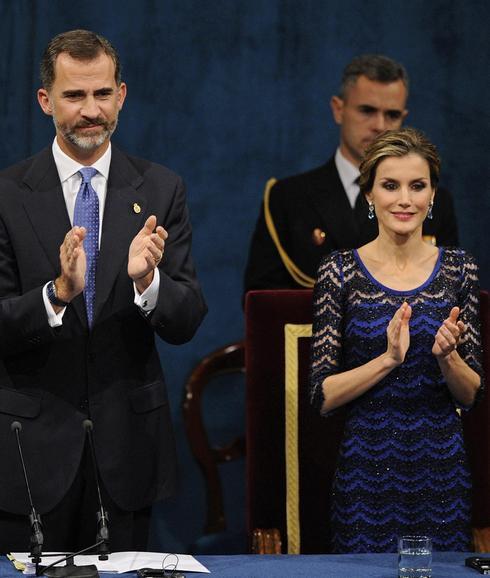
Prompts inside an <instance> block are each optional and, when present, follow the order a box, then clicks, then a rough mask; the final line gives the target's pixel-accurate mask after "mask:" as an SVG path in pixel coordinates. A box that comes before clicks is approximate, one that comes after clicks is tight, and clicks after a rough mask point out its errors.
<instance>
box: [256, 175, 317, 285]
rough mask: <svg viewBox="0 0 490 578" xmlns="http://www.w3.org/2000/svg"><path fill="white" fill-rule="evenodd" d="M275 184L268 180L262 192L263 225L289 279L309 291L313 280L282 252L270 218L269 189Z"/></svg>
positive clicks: (282, 248)
mask: <svg viewBox="0 0 490 578" xmlns="http://www.w3.org/2000/svg"><path fill="white" fill-rule="evenodd" d="M276 183H277V179H269V180H268V181H267V183H266V185H265V191H264V216H265V223H266V225H267V230H268V231H269V235H270V236H271V238H272V240H273V242H274V245H275V246H276V249H277V251H278V253H279V256H280V257H281V260H282V262H283V263H284V267H286V269H287V271H288V273H289V274H290V275H291V277H292V278H293V279H294V280H295V281H296V283H298V285H301V286H302V287H306V288H307V289H311V288H312V287H313V286H314V285H315V279H313V278H312V277H309V276H308V275H307V274H306V273H303V271H301V269H300V268H299V267H298V266H297V265H296V263H294V262H293V261H292V259H291V258H290V257H289V255H288V254H287V253H286V251H285V250H284V247H283V246H282V244H281V241H280V239H279V235H278V234H277V230H276V227H275V225H274V220H273V218H272V214H271V211H270V207H269V199H270V196H271V189H272V187H273V186H274V185H275V184H276Z"/></svg>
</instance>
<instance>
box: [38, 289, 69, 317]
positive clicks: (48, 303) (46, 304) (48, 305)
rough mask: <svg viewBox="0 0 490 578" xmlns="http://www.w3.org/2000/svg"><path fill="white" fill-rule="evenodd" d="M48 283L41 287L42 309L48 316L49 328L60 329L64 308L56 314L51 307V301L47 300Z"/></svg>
mask: <svg viewBox="0 0 490 578" xmlns="http://www.w3.org/2000/svg"><path fill="white" fill-rule="evenodd" d="M48 284H49V282H48V283H46V285H45V286H44V287H43V301H44V307H45V308H46V313H47V315H48V323H49V326H50V327H61V326H62V325H63V315H64V314H65V311H66V307H63V309H62V310H61V311H60V312H59V313H56V312H55V310H54V309H53V306H52V305H51V301H50V300H49V299H48V291H47V286H48Z"/></svg>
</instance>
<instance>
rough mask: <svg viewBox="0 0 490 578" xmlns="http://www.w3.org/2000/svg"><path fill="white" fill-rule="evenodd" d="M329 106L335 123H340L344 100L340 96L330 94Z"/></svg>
mask: <svg viewBox="0 0 490 578" xmlns="http://www.w3.org/2000/svg"><path fill="white" fill-rule="evenodd" d="M330 108H331V109H332V115H333V118H334V120H335V122H336V123H337V124H339V125H340V124H342V117H343V115H344V101H343V100H342V99H341V98H340V96H332V98H331V99H330Z"/></svg>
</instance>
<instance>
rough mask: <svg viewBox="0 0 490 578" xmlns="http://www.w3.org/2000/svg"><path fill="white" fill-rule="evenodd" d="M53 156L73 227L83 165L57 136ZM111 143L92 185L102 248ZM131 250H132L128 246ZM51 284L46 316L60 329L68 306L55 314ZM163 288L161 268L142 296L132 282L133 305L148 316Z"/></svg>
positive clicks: (45, 291) (96, 165)
mask: <svg viewBox="0 0 490 578" xmlns="http://www.w3.org/2000/svg"><path fill="white" fill-rule="evenodd" d="M52 151H53V157H54V162H55V164H56V168H57V170H58V175H59V177H60V181H61V187H62V189H63V196H64V198H65V203H66V210H67V211H68V217H69V219H70V223H71V225H72V226H73V215H74V212H75V201H76V198H77V194H78V191H79V190H80V185H81V183H82V177H81V175H80V173H79V172H78V171H79V170H80V169H81V168H82V167H83V166H84V165H82V164H80V163H79V162H77V161H76V160H74V159H72V158H71V157H69V156H68V155H67V154H66V153H64V152H63V151H62V150H61V148H60V146H59V144H58V141H57V139H56V137H55V139H54V141H53V147H52ZM111 155H112V149H111V143H109V146H108V147H107V150H106V151H105V153H104V154H103V155H102V156H101V157H100V159H98V160H97V161H96V162H95V163H94V164H93V165H91V166H92V167H93V168H94V169H97V171H98V172H97V174H96V175H94V176H93V177H92V180H91V184H92V187H93V188H94V190H95V192H96V193H97V197H98V198H99V247H100V239H101V234H102V222H103V217H104V207H105V200H106V195H107V180H108V178H109V168H110V165H111ZM128 250H129V247H128ZM47 285H48V283H46V285H45V286H44V288H43V300H44V306H45V307H46V313H47V315H48V322H49V325H50V326H51V327H59V326H60V325H62V323H63V315H64V313H65V310H66V307H64V308H63V309H62V310H61V311H60V312H59V313H56V312H55V311H54V309H53V306H52V305H51V302H50V301H49V299H48V294H47V290H46V287H47ZM159 286H160V273H159V271H158V267H155V269H154V275H153V281H152V282H151V284H150V286H149V287H148V288H147V289H146V290H145V291H144V292H143V293H141V295H140V294H139V293H138V291H137V289H136V285H135V284H134V283H133V287H134V303H135V305H137V306H138V307H139V308H140V309H141V310H142V311H143V312H144V313H145V314H149V313H150V312H151V311H153V309H155V307H156V305H157V300H158V289H159Z"/></svg>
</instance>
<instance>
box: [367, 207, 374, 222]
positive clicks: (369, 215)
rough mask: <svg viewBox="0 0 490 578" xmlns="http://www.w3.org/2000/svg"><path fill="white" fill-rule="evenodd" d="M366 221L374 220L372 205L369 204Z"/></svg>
mask: <svg viewBox="0 0 490 578" xmlns="http://www.w3.org/2000/svg"><path fill="white" fill-rule="evenodd" d="M368 219H374V203H369V209H368Z"/></svg>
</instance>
